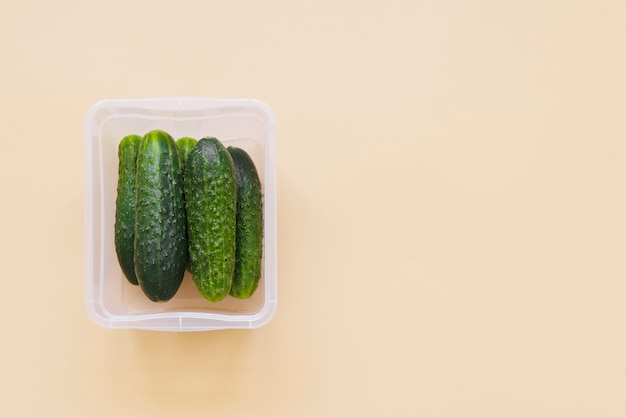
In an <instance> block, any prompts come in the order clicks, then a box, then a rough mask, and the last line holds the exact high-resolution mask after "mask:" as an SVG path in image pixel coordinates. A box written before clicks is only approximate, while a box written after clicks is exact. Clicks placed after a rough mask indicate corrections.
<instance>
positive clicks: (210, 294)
mask: <svg viewBox="0 0 626 418" xmlns="http://www.w3.org/2000/svg"><path fill="white" fill-rule="evenodd" d="M185 197H186V208H187V222H188V225H189V231H188V233H189V258H190V262H191V263H190V264H191V275H192V277H193V280H194V282H195V284H196V287H197V288H198V291H199V292H200V294H201V295H202V296H204V297H205V298H206V299H207V300H209V301H211V302H218V301H220V300H222V299H224V298H225V297H226V296H227V295H228V293H229V292H230V287H231V284H232V280H233V273H234V271H235V248H236V236H235V223H236V213H237V206H236V203H237V202H236V200H237V179H236V177H235V168H234V165H233V160H232V158H231V156H230V154H229V153H228V151H227V150H226V148H224V146H223V145H222V144H221V142H220V141H219V140H218V139H216V138H213V137H206V138H202V139H201V140H199V141H198V143H197V144H196V146H195V147H194V148H193V149H192V150H191V153H190V154H189V157H188V158H187V164H186V166H185Z"/></svg>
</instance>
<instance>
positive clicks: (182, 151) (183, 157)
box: [176, 136, 198, 272]
mask: <svg viewBox="0 0 626 418" xmlns="http://www.w3.org/2000/svg"><path fill="white" fill-rule="evenodd" d="M197 143H198V141H196V140H195V139H194V138H191V137H188V136H184V137H182V138H179V139H178V140H176V148H178V155H179V156H180V165H181V167H182V172H183V183H184V182H185V164H186V163H187V157H189V153H190V152H191V150H192V149H193V147H194V146H195V145H196V144H197ZM187 231H189V224H187ZM186 270H187V271H189V272H191V262H190V261H189V259H187V263H186Z"/></svg>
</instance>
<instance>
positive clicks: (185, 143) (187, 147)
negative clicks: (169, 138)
mask: <svg viewBox="0 0 626 418" xmlns="http://www.w3.org/2000/svg"><path fill="white" fill-rule="evenodd" d="M197 142H198V141H196V140H195V139H194V138H191V137H188V136H184V137H182V138H179V139H178V140H177V141H176V147H177V148H178V155H179V156H180V163H181V166H182V170H183V173H184V172H185V164H186V162H187V157H188V156H189V153H190V152H191V150H192V149H193V147H194V146H195V145H196V143H197ZM183 177H184V176H183Z"/></svg>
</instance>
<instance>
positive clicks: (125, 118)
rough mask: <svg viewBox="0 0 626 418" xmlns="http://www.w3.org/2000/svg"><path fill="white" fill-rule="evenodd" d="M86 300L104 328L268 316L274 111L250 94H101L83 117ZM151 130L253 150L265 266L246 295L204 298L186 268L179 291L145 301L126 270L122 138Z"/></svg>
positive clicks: (239, 323)
mask: <svg viewBox="0 0 626 418" xmlns="http://www.w3.org/2000/svg"><path fill="white" fill-rule="evenodd" d="M84 129H85V133H84V135H85V137H84V141H85V142H84V159H85V161H84V166H85V167H84V170H85V171H84V176H85V179H84V180H85V202H84V204H85V207H84V210H85V232H84V238H85V260H84V262H85V278H84V279H85V283H84V284H85V307H86V309H87V313H88V314H89V317H90V318H91V319H92V320H93V321H94V322H95V323H96V324H98V325H101V326H103V327H106V328H135V329H145V330H160V331H207V330H217V329H227V328H258V327H260V326H262V325H265V324H266V323H267V322H269V321H270V320H271V318H272V317H273V315H274V313H275V311H276V303H277V264H276V263H277V259H276V257H277V254H276V249H277V246H276V118H275V116H274V113H273V111H272V110H271V108H270V107H269V106H268V105H267V104H265V103H263V102H261V101H259V100H255V99H209V98H186V97H180V98H179V97H174V98H158V99H122V100H115V99H113V100H103V101H100V102H98V103H96V104H94V105H93V106H92V107H91V108H90V109H89V111H88V112H87V114H86V116H85V127H84ZM153 129H161V130H164V131H166V132H168V133H169V134H170V135H172V137H173V138H174V139H178V138H181V137H183V136H190V137H192V138H196V139H200V138H203V137H205V136H214V137H216V138H218V139H219V140H220V141H221V142H222V143H223V144H224V145H225V146H229V145H234V146H237V147H240V148H243V149H244V150H246V151H247V152H248V154H250V156H251V157H252V159H253V160H254V163H255V165H256V167H257V170H258V172H259V176H260V178H261V182H262V185H263V203H264V205H263V206H264V238H263V246H264V247H263V273H262V277H261V281H260V283H259V287H258V288H257V290H256V291H255V293H254V294H253V295H252V297H251V298H249V299H243V300H239V299H235V298H233V297H232V296H227V297H226V298H225V299H224V300H222V301H220V302H217V303H214V302H209V301H208V300H206V299H204V298H203V297H202V296H201V295H200V293H199V292H198V291H197V289H196V287H195V283H194V282H193V280H192V278H191V275H190V274H189V272H185V277H184V278H183V282H182V284H181V287H180V289H179V290H178V292H177V293H176V295H175V296H174V297H173V298H172V299H171V300H169V301H168V302H165V303H155V302H152V301H150V300H149V299H148V298H147V297H146V296H145V295H144V294H143V292H142V291H141V289H140V288H139V286H133V285H131V284H130V283H129V282H128V281H127V280H126V278H125V277H124V276H123V273H122V270H121V268H120V266H119V263H118V261H117V255H116V253H115V245H114V224H115V199H116V196H117V180H118V157H117V148H118V145H119V143H120V141H121V139H122V138H123V137H124V136H126V135H129V134H137V135H144V134H145V133H146V132H148V131H150V130H153Z"/></svg>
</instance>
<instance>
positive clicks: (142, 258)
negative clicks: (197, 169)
mask: <svg viewBox="0 0 626 418" xmlns="http://www.w3.org/2000/svg"><path fill="white" fill-rule="evenodd" d="M136 204H137V209H136V217H135V273H136V274H137V281H138V282H139V286H141V289H142V290H143V292H144V293H145V294H146V296H148V298H149V299H150V300H152V301H154V302H166V301H168V300H170V299H171V298H172V297H173V296H174V295H175V294H176V292H177V291H178V288H179V287H180V284H181V282H182V279H183V276H184V274H185V264H186V262H187V221H186V215H185V200H184V195H183V178H182V171H181V166H180V157H179V156H178V151H177V149H176V142H175V141H174V139H173V138H172V137H171V136H170V135H169V134H168V133H166V132H163V131H159V130H155V131H150V132H148V133H147V134H146V135H145V136H144V137H143V139H142V141H141V144H140V146H139V152H138V154H137V203H136Z"/></svg>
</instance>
